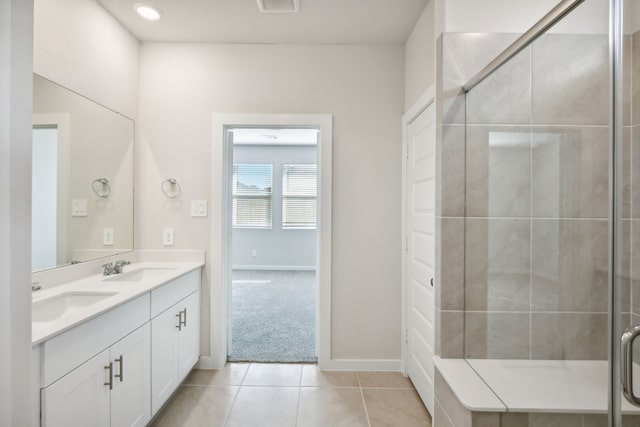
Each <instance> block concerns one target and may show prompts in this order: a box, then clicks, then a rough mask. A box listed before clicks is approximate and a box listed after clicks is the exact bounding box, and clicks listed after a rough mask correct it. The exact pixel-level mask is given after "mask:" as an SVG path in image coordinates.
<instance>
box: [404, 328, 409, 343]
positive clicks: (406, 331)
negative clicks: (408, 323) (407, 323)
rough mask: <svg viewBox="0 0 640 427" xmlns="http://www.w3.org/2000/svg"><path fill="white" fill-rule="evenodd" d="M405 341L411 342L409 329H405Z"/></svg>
mask: <svg viewBox="0 0 640 427" xmlns="http://www.w3.org/2000/svg"><path fill="white" fill-rule="evenodd" d="M404 343H405V344H409V329H405V330H404Z"/></svg>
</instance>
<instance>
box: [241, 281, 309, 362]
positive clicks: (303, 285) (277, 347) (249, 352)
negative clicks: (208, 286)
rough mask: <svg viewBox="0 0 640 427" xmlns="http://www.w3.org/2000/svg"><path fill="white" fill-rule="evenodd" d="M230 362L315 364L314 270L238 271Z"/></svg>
mask: <svg viewBox="0 0 640 427" xmlns="http://www.w3.org/2000/svg"><path fill="white" fill-rule="evenodd" d="M232 305H233V309H232V331H231V351H230V354H229V356H228V359H229V361H233V362H239V361H251V362H315V361H317V358H316V346H315V338H316V322H315V316H316V275H315V272H314V271H259V270H234V272H233V294H232Z"/></svg>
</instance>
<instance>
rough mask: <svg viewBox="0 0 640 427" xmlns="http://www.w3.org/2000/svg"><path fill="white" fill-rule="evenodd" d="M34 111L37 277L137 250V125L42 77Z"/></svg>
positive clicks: (36, 79) (36, 86)
mask: <svg viewBox="0 0 640 427" xmlns="http://www.w3.org/2000/svg"><path fill="white" fill-rule="evenodd" d="M33 108H34V109H33V111H34V115H33V125H34V131H33V132H34V143H33V183H32V187H33V212H32V214H33V227H32V248H33V249H32V258H33V261H32V270H33V271H39V270H43V269H48V268H53V267H56V266H61V265H66V264H69V263H75V262H82V261H88V260H91V259H96V258H101V257H104V256H109V255H114V254H118V253H122V252H128V251H131V250H133V180H134V171H133V168H134V155H133V154H134V146H133V141H134V123H133V121H132V120H131V119H129V118H127V117H125V116H122V115H121V114H119V113H116V112H114V111H112V110H109V109H108V108H105V107H103V106H101V105H99V104H96V103H95V102H93V101H91V100H89V99H87V98H84V97H82V96H80V95H78V94H76V93H74V92H72V91H70V90H68V89H66V88H64V87H62V86H59V85H57V84H55V83H53V82H51V81H49V80H47V79H44V78H43V77H40V76H38V75H34V103H33ZM96 182H97V184H96ZM106 190H109V191H106Z"/></svg>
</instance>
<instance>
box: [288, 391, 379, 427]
mask: <svg viewBox="0 0 640 427" xmlns="http://www.w3.org/2000/svg"><path fill="white" fill-rule="evenodd" d="M368 425H369V424H368V422H367V415H366V413H365V410H364V404H363V402H362V394H361V392H360V389H359V388H318V387H303V388H302V389H301V390H300V407H299V408H298V427H327V426H331V427H367V426H368Z"/></svg>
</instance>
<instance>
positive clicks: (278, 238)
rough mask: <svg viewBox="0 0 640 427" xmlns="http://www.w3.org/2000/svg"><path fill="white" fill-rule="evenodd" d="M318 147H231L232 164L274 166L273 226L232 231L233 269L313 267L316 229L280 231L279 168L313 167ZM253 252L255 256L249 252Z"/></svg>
mask: <svg viewBox="0 0 640 427" xmlns="http://www.w3.org/2000/svg"><path fill="white" fill-rule="evenodd" d="M316 153H317V147H316V146H313V145H311V146H309V145H307V146H304V145H298V146H293V145H288V146H287V145H275V146H265V145H260V146H256V145H234V146H233V162H234V163H271V164H272V165H273V185H272V187H273V190H272V197H271V200H272V203H271V211H272V221H271V222H272V226H271V228H268V229H252V228H234V229H233V244H232V249H233V255H232V258H233V259H232V263H233V266H234V268H265V267H267V268H273V269H277V268H282V269H289V268H291V269H295V268H307V269H308V268H315V266H316V230H283V229H282V165H283V164H316V163H317V155H316ZM253 250H255V251H256V256H253V255H252V251H253Z"/></svg>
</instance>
